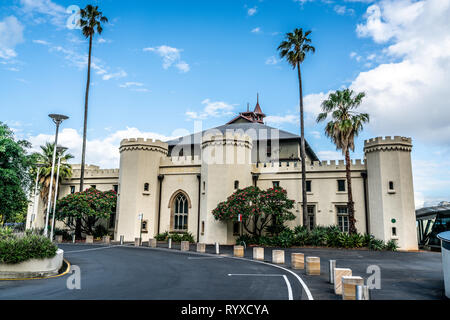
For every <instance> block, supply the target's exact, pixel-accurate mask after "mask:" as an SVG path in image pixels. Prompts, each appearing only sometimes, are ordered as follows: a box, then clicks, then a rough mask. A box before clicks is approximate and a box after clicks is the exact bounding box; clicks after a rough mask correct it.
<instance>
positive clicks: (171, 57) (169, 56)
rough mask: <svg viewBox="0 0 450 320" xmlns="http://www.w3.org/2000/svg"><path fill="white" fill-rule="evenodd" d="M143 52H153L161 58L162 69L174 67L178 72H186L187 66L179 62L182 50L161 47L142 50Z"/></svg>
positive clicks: (183, 62) (188, 68)
mask: <svg viewBox="0 0 450 320" xmlns="http://www.w3.org/2000/svg"><path fill="white" fill-rule="evenodd" d="M143 50H144V52H154V53H156V54H158V55H159V56H160V57H162V58H163V68H164V69H168V68H170V67H171V66H173V65H174V66H175V67H176V68H177V69H178V70H180V72H183V73H184V72H188V71H189V70H190V67H189V64H187V63H186V62H185V61H182V60H181V52H182V51H183V50H181V49H177V48H174V47H170V46H166V45H162V46H159V47H150V48H144V49H143Z"/></svg>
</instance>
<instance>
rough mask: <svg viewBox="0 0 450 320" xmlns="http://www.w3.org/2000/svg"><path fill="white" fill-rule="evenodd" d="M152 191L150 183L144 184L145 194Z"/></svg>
mask: <svg viewBox="0 0 450 320" xmlns="http://www.w3.org/2000/svg"><path fill="white" fill-rule="evenodd" d="M149 190H150V185H149V184H148V183H145V184H144V192H148V191H149Z"/></svg>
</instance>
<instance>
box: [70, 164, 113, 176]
mask: <svg viewBox="0 0 450 320" xmlns="http://www.w3.org/2000/svg"><path fill="white" fill-rule="evenodd" d="M92 167H94V168H95V169H92ZM80 175H81V169H80V168H75V169H73V173H72V178H79V177H80ZM84 176H85V177H86V178H110V177H118V176H119V169H99V167H97V166H86V167H85V171H84Z"/></svg>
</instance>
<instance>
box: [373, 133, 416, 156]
mask: <svg viewBox="0 0 450 320" xmlns="http://www.w3.org/2000/svg"><path fill="white" fill-rule="evenodd" d="M386 150H400V151H411V150H412V139H411V138H407V137H400V136H394V137H391V136H387V137H376V138H372V139H369V140H366V141H364V152H366V153H367V152H373V151H386Z"/></svg>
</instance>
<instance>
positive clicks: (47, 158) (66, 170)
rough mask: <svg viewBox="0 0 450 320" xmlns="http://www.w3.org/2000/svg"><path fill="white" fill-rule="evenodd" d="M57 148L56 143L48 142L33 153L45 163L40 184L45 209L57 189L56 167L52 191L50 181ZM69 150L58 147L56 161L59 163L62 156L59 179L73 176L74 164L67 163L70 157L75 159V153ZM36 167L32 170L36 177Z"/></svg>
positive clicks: (37, 159) (40, 176)
mask: <svg viewBox="0 0 450 320" xmlns="http://www.w3.org/2000/svg"><path fill="white" fill-rule="evenodd" d="M54 148H55V143H49V142H47V143H46V144H45V146H41V152H40V153H35V154H33V156H34V159H35V161H36V162H38V163H41V164H43V167H42V168H41V170H40V171H39V186H40V194H41V198H42V200H43V201H44V211H45V210H46V209H47V204H48V197H49V196H51V197H52V199H53V197H54V193H55V190H56V168H55V172H54V174H53V188H52V189H53V190H51V192H50V181H51V177H50V176H51V173H52V164H53V150H54ZM66 151H67V150H63V151H61V150H59V149H56V163H55V166H56V165H57V164H58V159H59V157H61V166H60V168H59V181H62V180H64V179H69V178H70V177H72V166H71V165H70V164H69V163H67V161H69V160H70V159H73V158H74V157H73V155H71V154H70V153H66ZM36 170H38V169H36V168H33V169H32V170H31V174H32V176H33V177H34V176H35V175H36V173H37V172H36Z"/></svg>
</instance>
